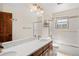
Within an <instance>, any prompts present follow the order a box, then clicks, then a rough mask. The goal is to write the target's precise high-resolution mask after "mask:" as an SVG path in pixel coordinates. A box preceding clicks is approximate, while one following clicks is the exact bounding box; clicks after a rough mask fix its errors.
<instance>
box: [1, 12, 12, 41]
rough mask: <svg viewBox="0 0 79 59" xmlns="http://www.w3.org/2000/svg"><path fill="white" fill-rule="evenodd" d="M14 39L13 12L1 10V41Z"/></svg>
mask: <svg viewBox="0 0 79 59" xmlns="http://www.w3.org/2000/svg"><path fill="white" fill-rule="evenodd" d="M11 40H12V13H8V12H0V42H7V41H11Z"/></svg>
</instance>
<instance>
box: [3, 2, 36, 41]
mask: <svg viewBox="0 0 79 59" xmlns="http://www.w3.org/2000/svg"><path fill="white" fill-rule="evenodd" d="M3 11H5V12H11V13H12V15H13V19H14V20H13V22H12V23H13V40H16V39H23V38H26V39H27V38H30V37H33V22H34V21H35V20H36V17H37V16H36V15H35V14H33V13H31V12H30V8H29V4H21V3H4V4H3Z"/></svg>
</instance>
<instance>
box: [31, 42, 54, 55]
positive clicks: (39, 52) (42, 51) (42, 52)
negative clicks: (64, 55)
mask: <svg viewBox="0 0 79 59" xmlns="http://www.w3.org/2000/svg"><path fill="white" fill-rule="evenodd" d="M52 47H53V46H52V41H51V42H49V43H48V44H46V45H45V46H43V47H42V48H40V49H39V50H37V51H35V52H34V53H32V54H31V56H50V51H51V50H52V52H53V48H52Z"/></svg>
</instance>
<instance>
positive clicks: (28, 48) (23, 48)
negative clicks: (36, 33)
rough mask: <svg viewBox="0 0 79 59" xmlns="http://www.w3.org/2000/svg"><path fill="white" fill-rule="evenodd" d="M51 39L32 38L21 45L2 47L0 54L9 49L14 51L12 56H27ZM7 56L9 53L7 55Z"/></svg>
mask: <svg viewBox="0 0 79 59" xmlns="http://www.w3.org/2000/svg"><path fill="white" fill-rule="evenodd" d="M50 41H51V40H45V39H43V40H42V39H41V40H33V41H30V42H26V43H23V44H21V45H17V46H13V47H11V48H7V49H4V50H3V52H2V53H0V55H3V54H4V53H6V52H9V51H15V52H16V53H15V54H14V55H12V56H28V55H30V54H32V53H33V52H35V51H37V50H38V49H40V48H41V47H43V46H44V45H46V44H47V43H49V42H50ZM8 56H9V55H8Z"/></svg>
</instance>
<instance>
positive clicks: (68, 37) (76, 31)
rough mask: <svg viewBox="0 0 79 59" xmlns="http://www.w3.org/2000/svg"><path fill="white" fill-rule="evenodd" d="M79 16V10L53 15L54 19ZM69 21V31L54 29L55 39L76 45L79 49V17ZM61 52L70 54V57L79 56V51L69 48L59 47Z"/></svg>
mask: <svg viewBox="0 0 79 59" xmlns="http://www.w3.org/2000/svg"><path fill="white" fill-rule="evenodd" d="M77 15H78V16H79V8H75V9H70V10H66V11H62V12H58V13H55V14H53V17H63V16H77ZM68 20H69V29H67V30H57V29H55V28H54V29H53V30H54V32H53V37H54V40H55V41H56V42H59V43H63V44H67V45H75V46H78V47H79V17H78V18H71V19H68ZM59 48H60V50H62V51H64V52H66V53H68V54H70V55H79V52H78V49H79V48H73V47H68V46H63V45H60V46H59Z"/></svg>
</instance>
